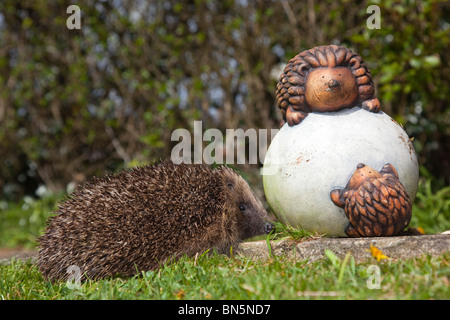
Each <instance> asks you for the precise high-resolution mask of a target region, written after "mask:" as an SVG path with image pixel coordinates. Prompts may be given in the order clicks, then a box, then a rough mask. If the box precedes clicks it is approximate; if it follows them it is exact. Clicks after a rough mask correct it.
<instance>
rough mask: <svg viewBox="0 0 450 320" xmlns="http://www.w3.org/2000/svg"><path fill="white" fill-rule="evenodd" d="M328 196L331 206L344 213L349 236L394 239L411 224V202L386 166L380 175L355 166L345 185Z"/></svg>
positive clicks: (391, 168)
mask: <svg viewBox="0 0 450 320" xmlns="http://www.w3.org/2000/svg"><path fill="white" fill-rule="evenodd" d="M330 195H331V200H332V201H333V202H334V204H336V205H337V206H339V207H341V208H344V210H345V214H346V216H347V218H348V219H349V223H348V225H347V227H346V229H345V233H346V234H347V235H348V236H349V237H383V236H396V235H399V234H400V233H401V232H402V231H403V230H404V229H405V228H406V227H407V226H408V224H409V222H410V221H411V210H412V205H411V200H410V198H409V195H408V193H407V192H406V190H405V188H404V186H403V185H402V183H401V182H400V180H399V177H398V173H397V171H396V170H395V168H394V166H392V165H391V164H389V163H388V164H386V165H384V166H383V168H382V169H381V170H380V172H378V171H376V170H375V169H373V168H371V167H369V166H366V165H364V164H363V163H360V164H358V165H357V169H356V171H355V172H354V173H353V175H352V177H351V178H350V180H349V182H348V184H347V186H346V187H345V188H344V189H334V190H332V191H331V194H330Z"/></svg>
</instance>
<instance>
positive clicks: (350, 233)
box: [345, 222, 361, 238]
mask: <svg viewBox="0 0 450 320" xmlns="http://www.w3.org/2000/svg"><path fill="white" fill-rule="evenodd" d="M345 234H346V235H348V236H349V237H350V238H360V237H361V235H360V234H359V233H358V231H356V229H355V227H353V225H352V224H351V223H350V222H349V223H348V224H347V227H345Z"/></svg>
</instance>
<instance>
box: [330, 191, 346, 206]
mask: <svg viewBox="0 0 450 320" xmlns="http://www.w3.org/2000/svg"><path fill="white" fill-rule="evenodd" d="M330 197H331V201H333V203H334V204H335V205H337V206H338V207H341V208H343V207H344V206H345V202H344V199H342V197H341V189H334V190H331V192H330Z"/></svg>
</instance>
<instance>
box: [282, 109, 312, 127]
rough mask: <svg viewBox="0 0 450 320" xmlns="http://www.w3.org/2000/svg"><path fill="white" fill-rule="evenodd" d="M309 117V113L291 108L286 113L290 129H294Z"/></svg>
mask: <svg viewBox="0 0 450 320" xmlns="http://www.w3.org/2000/svg"><path fill="white" fill-rule="evenodd" d="M307 115H308V113H306V112H303V111H298V110H294V109H292V108H291V107H289V108H288V109H287V112H286V122H287V123H288V124H289V126H290V127H292V126H295V125H297V124H299V123H300V122H302V120H303V119H305V118H306V116H307Z"/></svg>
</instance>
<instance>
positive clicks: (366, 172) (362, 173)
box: [346, 163, 381, 189]
mask: <svg viewBox="0 0 450 320" xmlns="http://www.w3.org/2000/svg"><path fill="white" fill-rule="evenodd" d="M380 177H381V174H380V173H379V172H378V171H377V170H375V169H374V168H372V167H369V166H366V165H364V164H362V163H360V164H358V166H357V169H356V171H355V172H354V173H353V175H352V177H351V178H350V180H349V182H348V184H347V187H346V189H357V188H359V186H360V185H361V184H362V183H363V182H364V181H365V180H366V179H368V178H380Z"/></svg>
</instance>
